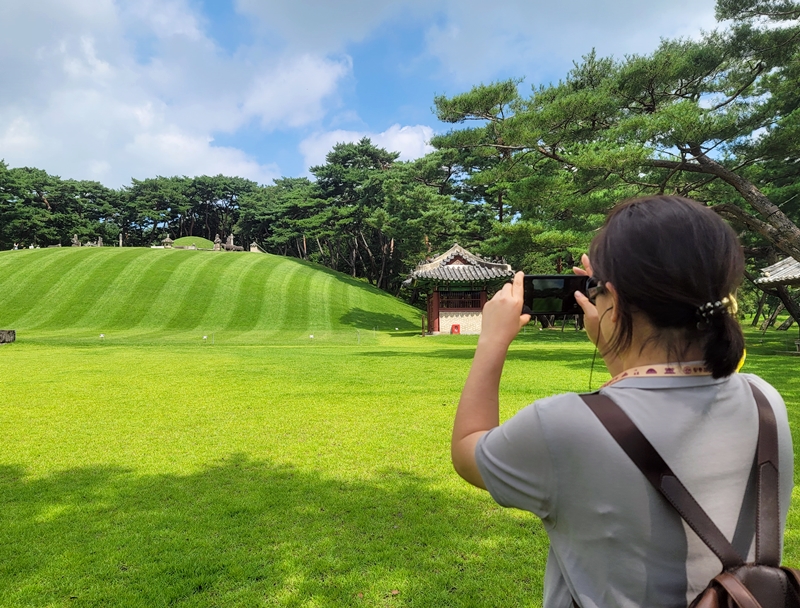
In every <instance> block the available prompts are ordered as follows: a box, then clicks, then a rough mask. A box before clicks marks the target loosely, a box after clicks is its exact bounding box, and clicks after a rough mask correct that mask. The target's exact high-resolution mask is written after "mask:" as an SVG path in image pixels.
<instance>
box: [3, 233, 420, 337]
mask: <svg viewBox="0 0 800 608" xmlns="http://www.w3.org/2000/svg"><path fill="white" fill-rule="evenodd" d="M0 293H2V294H3V297H2V298H0V328H2V329H15V330H17V335H18V339H24V338H25V336H26V335H27V336H40V337H41V336H44V335H54V334H61V335H63V336H65V337H66V336H68V335H75V334H76V333H77V334H81V335H84V334H86V335H89V334H91V335H93V336H94V337H95V338H96V337H98V335H99V334H100V333H103V334H104V337H109V338H110V337H111V336H112V335H116V336H119V335H121V332H122V334H125V335H129V336H130V335H133V334H139V335H144V334H148V335H150V336H151V337H157V336H158V335H167V334H168V335H171V336H173V337H176V336H179V335H184V334H187V332H189V333H191V335H192V336H193V337H192V339H195V338H196V336H195V334H197V333H198V332H199V333H202V334H208V339H209V340H211V339H213V338H212V335H211V333H210V332H223V333H224V332H227V333H226V334H225V335H226V336H227V337H228V338H231V339H233V338H236V339H238V340H243V341H246V342H249V341H258V342H261V341H263V340H264V339H266V338H268V337H269V336H272V337H273V338H276V339H279V338H280V337H281V336H282V335H283V336H284V337H287V336H290V335H296V336H301V335H303V336H305V338H309V332H314V331H316V332H317V333H318V334H319V336H318V337H320V338H321V337H322V336H323V334H324V332H328V333H329V334H330V335H333V334H334V333H336V332H339V333H344V334H348V335H350V334H352V336H356V334H357V333H358V335H359V336H360V335H362V334H364V332H363V331H362V330H371V331H373V332H374V331H376V330H377V331H390V332H394V331H396V330H400V331H411V330H415V329H416V328H418V327H419V319H420V311H419V310H417V309H415V308H413V307H411V306H408V305H407V304H405V303H403V302H401V301H400V300H398V299H397V298H394V297H392V296H391V295H389V294H386V293H385V292H382V291H380V290H378V289H376V288H374V287H372V286H370V285H368V284H366V283H364V282H361V281H357V280H355V279H352V278H350V277H348V276H347V275H344V274H341V273H338V272H334V271H331V270H328V269H326V268H324V267H321V266H317V265H314V264H310V263H307V262H303V261H301V260H296V259H293V258H285V257H280V256H274V255H269V254H263V253H250V252H235V253H234V252H230V253H229V252H211V251H192V250H174V249H144V248H111V247H109V248H100V249H96V248H69V249H66V248H54V249H39V250H20V251H5V252H0ZM216 335H219V334H216ZM247 336H249V338H248V337H247ZM359 339H360V337H359Z"/></svg>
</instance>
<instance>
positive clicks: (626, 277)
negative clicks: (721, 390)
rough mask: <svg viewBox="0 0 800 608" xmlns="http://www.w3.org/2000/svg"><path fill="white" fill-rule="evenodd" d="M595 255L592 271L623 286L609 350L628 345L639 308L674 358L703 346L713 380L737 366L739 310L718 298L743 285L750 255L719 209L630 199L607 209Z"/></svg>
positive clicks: (670, 199)
mask: <svg viewBox="0 0 800 608" xmlns="http://www.w3.org/2000/svg"><path fill="white" fill-rule="evenodd" d="M589 255H590V258H591V261H592V270H593V273H594V276H595V277H596V278H597V279H599V280H601V281H607V282H610V283H612V284H613V285H614V287H616V290H617V295H618V298H617V303H616V313H617V318H618V323H617V331H616V333H615V335H614V337H613V338H612V340H611V344H609V350H611V351H616V352H621V351H624V350H626V349H627V348H629V347H630V345H631V340H632V336H633V313H634V312H639V313H642V314H644V315H646V317H647V318H648V320H649V321H650V322H651V323H652V325H653V326H654V327H655V328H656V330H657V333H656V335H655V336H653V337H652V339H655V340H666V341H667V342H668V343H667V347H668V350H670V351H672V352H670V356H676V357H678V358H680V357H682V355H683V354H684V352H685V348H686V347H688V346H689V345H690V344H702V346H703V349H704V359H705V364H706V366H707V367H708V368H709V369H710V370H711V373H712V375H713V377H714V378H721V377H723V376H728V375H730V374H732V373H733V372H734V371H736V367H737V365H738V363H739V361H740V360H741V358H742V353H743V350H744V336H743V335H742V329H741V327H740V326H739V322H738V321H737V320H736V318H735V316H734V314H733V312H734V310H733V307H732V306H730V305H728V306H725V305H720V304H719V303H721V302H723V299H724V298H727V297H729V296H730V295H731V294H733V293H734V292H735V291H736V288H737V287H738V286H739V284H740V283H741V280H742V275H743V273H744V255H743V253H742V248H741V245H740V244H739V240H738V238H737V237H736V234H735V233H734V231H733V229H732V228H731V227H730V226H729V225H728V224H727V223H726V222H725V221H724V220H723V219H722V218H720V217H719V215H717V214H716V213H715V212H714V211H712V210H711V209H710V208H708V207H705V206H703V205H701V204H700V203H698V202H696V201H693V200H691V199H688V198H683V197H680V196H651V197H645V198H638V199H633V200H628V201H624V202H622V203H620V204H619V205H617V206H616V207H614V209H613V210H612V211H611V213H609V215H608V217H607V218H606V222H605V225H604V226H603V228H602V229H601V230H600V232H599V233H598V234H597V236H596V237H595V238H594V240H593V241H592V244H591V247H590V249H589ZM709 303H711V305H712V307H711V308H709V309H708V310H706V312H705V315H704V316H703V315H701V314H700V308H701V307H706V306H707V305H708V304H709ZM664 330H671V331H664ZM676 336H678V338H677V340H676V339H675V338H676ZM682 349H683V352H680V351H681V350H682Z"/></svg>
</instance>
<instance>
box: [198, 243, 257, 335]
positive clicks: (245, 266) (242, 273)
mask: <svg viewBox="0 0 800 608" xmlns="http://www.w3.org/2000/svg"><path fill="white" fill-rule="evenodd" d="M219 255H224V256H226V257H228V258H230V259H231V264H230V266H228V268H227V269H225V270H224V271H223V272H222V274H221V275H220V280H219V284H218V286H217V288H216V289H215V290H214V293H213V295H212V296H211V297H209V298H208V309H207V310H206V313H205V315H203V318H202V319H201V321H200V326H201V327H208V328H213V329H217V328H226V329H229V328H230V327H231V323H230V320H231V317H233V314H234V310H235V308H236V305H237V303H238V302H239V300H240V299H242V298H243V297H244V294H246V293H248V292H249V291H252V286H251V285H249V284H247V281H248V280H249V278H250V277H251V276H252V275H251V271H252V269H253V268H254V267H255V268H257V267H258V266H259V261H260V260H261V254H256V253H223V254H219Z"/></svg>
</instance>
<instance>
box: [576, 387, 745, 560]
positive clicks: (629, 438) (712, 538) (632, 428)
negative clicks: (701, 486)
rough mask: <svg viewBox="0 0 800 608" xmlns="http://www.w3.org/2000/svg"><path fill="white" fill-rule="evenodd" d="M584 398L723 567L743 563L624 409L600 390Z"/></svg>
mask: <svg viewBox="0 0 800 608" xmlns="http://www.w3.org/2000/svg"><path fill="white" fill-rule="evenodd" d="M581 399H583V400H584V402H586V405H588V406H589V409H591V410H592V412H594V414H595V416H597V418H598V419H599V420H600V422H601V423H602V424H603V426H604V427H606V429H607V430H608V432H609V433H610V434H611V436H612V437H613V438H614V439H615V440H616V441H617V443H618V444H619V446H620V447H621V448H622V449H623V451H624V452H625V453H626V454H627V455H628V457H629V458H630V459H631V460H632V461H633V463H634V464H635V465H636V466H637V467H639V470H640V471H641V472H642V473H643V474H644V476H645V477H646V478H647V480H648V481H649V482H650V483H651V484H652V485H653V487H654V488H655V489H656V490H658V491H659V492H660V493H661V494H662V495H663V496H664V497H665V498H666V499H667V500H668V501H669V503H670V504H671V505H672V506H673V507H675V509H676V510H677V511H678V513H679V514H680V516H681V517H682V518H683V519H684V521H686V523H687V524H689V527H690V528H692V530H694V531H695V533H697V535H698V536H699V537H700V538H701V539H702V540H703V542H704V543H705V544H706V545H708V547H709V549H711V550H712V551H713V552H714V554H715V555H716V556H717V557H718V558H719V559H720V561H721V562H722V567H723V569H728V568H732V567H735V566H740V565H742V564H743V563H744V560H743V559H742V557H741V556H740V555H739V554H738V553H737V552H736V549H734V548H733V545H731V543H730V542H728V539H727V538H725V535H724V534H722V532H721V531H720V529H719V528H718V527H717V525H716V524H715V523H714V522H713V521H711V518H710V517H709V516H708V514H707V513H706V512H705V511H704V510H703V508H702V507H701V506H700V505H699V504H698V503H697V501H696V500H695V499H694V497H693V496H692V495H691V494H690V493H689V491H688V490H687V489H686V487H685V486H684V485H683V484H682V483H681V482H680V480H679V479H678V478H677V477H676V475H675V473H673V472H672V469H670V468H669V465H668V464H667V463H666V462H664V459H663V458H661V455H660V454H659V453H658V452H657V451H656V449H655V448H654V447H653V444H652V443H650V442H649V441H648V440H647V437H645V436H644V435H643V434H642V432H641V431H640V430H639V429H638V427H637V426H636V425H635V424H634V423H633V421H632V420H631V419H630V418H629V417H628V415H627V414H626V413H625V412H624V411H623V410H622V408H620V407H619V406H618V405H617V404H616V403H614V402H613V401H612V400H611V399H609V398H608V397H606V396H605V395H601V394H600V393H594V394H591V395H581Z"/></svg>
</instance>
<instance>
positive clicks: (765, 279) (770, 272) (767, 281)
mask: <svg viewBox="0 0 800 608" xmlns="http://www.w3.org/2000/svg"><path fill="white" fill-rule="evenodd" d="M753 282H754V283H756V285H763V286H765V287H767V286H769V285H800V262H798V261H797V260H795V259H794V258H786V259H783V260H781V261H780V262H778V263H777V264H773V265H772V266H767V267H766V268H762V269H761V276H760V277H759V278H757V279H756V280H755V281H753Z"/></svg>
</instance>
